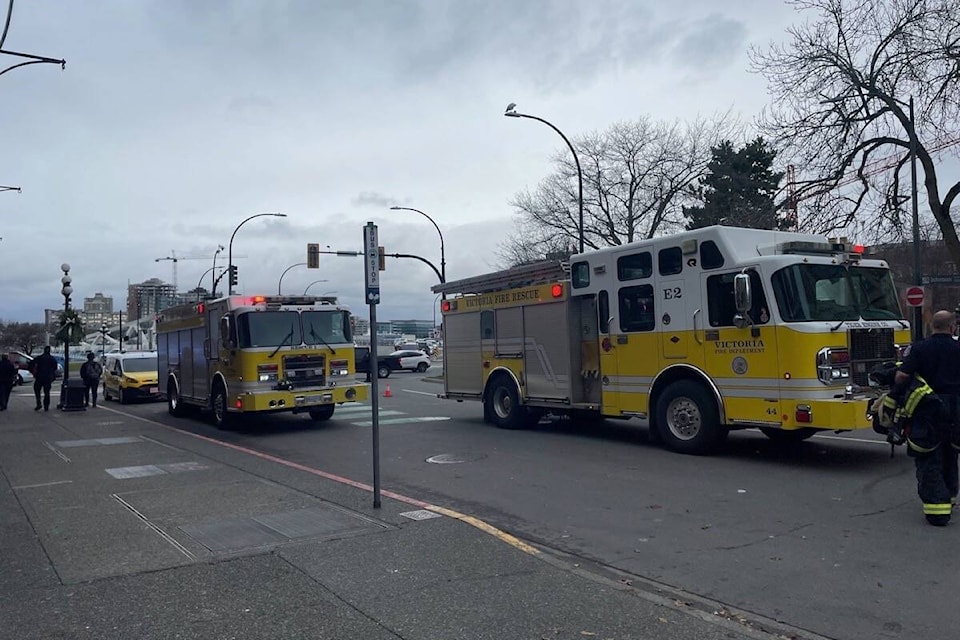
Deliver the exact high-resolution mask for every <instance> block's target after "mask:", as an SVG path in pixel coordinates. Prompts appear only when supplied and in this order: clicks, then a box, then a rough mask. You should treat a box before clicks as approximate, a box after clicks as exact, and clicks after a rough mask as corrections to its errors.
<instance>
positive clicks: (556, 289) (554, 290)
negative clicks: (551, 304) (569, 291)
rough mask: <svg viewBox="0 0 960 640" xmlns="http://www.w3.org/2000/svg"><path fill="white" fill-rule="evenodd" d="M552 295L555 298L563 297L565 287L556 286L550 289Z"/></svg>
mask: <svg viewBox="0 0 960 640" xmlns="http://www.w3.org/2000/svg"><path fill="white" fill-rule="evenodd" d="M550 295H552V296H553V297H554V298H559V297H560V296H562V295H563V285H562V284H555V285H553V286H552V287H550Z"/></svg>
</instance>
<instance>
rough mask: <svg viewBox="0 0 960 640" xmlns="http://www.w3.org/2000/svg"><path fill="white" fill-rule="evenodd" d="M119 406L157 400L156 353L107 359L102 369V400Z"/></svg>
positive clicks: (158, 396) (158, 390) (139, 353)
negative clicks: (136, 401) (112, 399)
mask: <svg viewBox="0 0 960 640" xmlns="http://www.w3.org/2000/svg"><path fill="white" fill-rule="evenodd" d="M111 398H117V399H119V400H120V404H126V403H127V402H131V401H133V400H138V399H150V400H159V399H160V376H159V375H158V373H157V352H156V351H131V352H127V353H112V354H109V355H107V362H106V364H105V365H104V366H103V399H104V400H110V399H111Z"/></svg>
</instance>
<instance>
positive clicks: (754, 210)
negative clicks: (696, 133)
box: [683, 138, 783, 229]
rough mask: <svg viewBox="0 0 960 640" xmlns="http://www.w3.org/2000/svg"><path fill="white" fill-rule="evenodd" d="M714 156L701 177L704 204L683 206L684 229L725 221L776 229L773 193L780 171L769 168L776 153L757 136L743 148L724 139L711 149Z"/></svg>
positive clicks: (751, 226) (779, 222)
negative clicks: (685, 219)
mask: <svg viewBox="0 0 960 640" xmlns="http://www.w3.org/2000/svg"><path fill="white" fill-rule="evenodd" d="M711 152H712V155H713V158H712V159H711V160H710V164H709V165H708V166H707V175H706V176H705V177H704V178H703V179H702V180H701V183H700V193H701V196H702V198H703V205H701V206H698V207H684V208H683V215H684V216H685V217H686V218H687V229H699V228H701V227H707V226H710V225H712V224H724V225H727V226H735V227H750V228H753V229H777V228H780V226H781V221H780V219H779V218H778V216H777V212H776V208H775V205H774V196H775V195H776V192H777V187H778V185H779V184H780V180H782V179H783V173H782V172H775V171H773V169H772V168H771V165H773V161H774V159H775V158H776V155H777V152H776V151H774V150H773V149H771V148H770V147H769V146H767V143H766V141H764V139H763V138H757V139H756V140H754V141H753V142H750V143H748V144H747V145H746V146H744V147H743V148H742V149H739V150H735V149H734V147H733V143H732V142H731V141H729V140H724V141H722V142H721V143H720V144H718V145H717V146H715V147H713V148H712V149H711Z"/></svg>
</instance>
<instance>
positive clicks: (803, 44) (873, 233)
mask: <svg viewBox="0 0 960 640" xmlns="http://www.w3.org/2000/svg"><path fill="white" fill-rule="evenodd" d="M790 4H792V5H794V7H795V8H796V9H797V10H798V11H799V12H800V15H801V17H802V18H803V19H804V22H802V23H801V24H799V25H797V26H794V27H792V28H790V29H789V30H788V33H789V36H790V37H789V40H788V42H787V43H786V44H783V45H773V46H771V47H769V48H768V49H766V50H757V49H754V50H753V51H751V59H752V62H753V66H754V69H755V70H757V71H759V72H760V73H762V74H763V75H764V76H766V78H767V80H768V82H769V87H770V93H771V95H772V96H773V104H772V106H771V107H770V108H769V109H768V110H767V112H766V113H765V114H764V115H763V116H762V117H761V120H760V123H759V125H760V128H761V131H763V133H764V134H765V135H767V136H768V137H770V138H772V139H773V140H774V141H775V142H776V144H777V146H778V147H779V150H780V159H781V160H782V161H784V162H790V161H792V162H793V164H794V165H795V167H796V169H797V172H798V179H797V180H796V182H795V195H793V196H792V197H793V199H794V201H800V202H801V203H803V204H805V205H807V206H806V207H804V208H803V209H802V214H803V215H802V216H801V220H800V223H801V224H800V226H801V228H805V229H810V230H817V231H833V230H840V229H853V230H857V229H859V230H861V231H864V232H866V233H868V234H869V236H870V237H872V238H873V239H875V240H877V241H884V240H893V239H897V238H900V237H902V236H903V235H904V232H905V231H907V232H909V229H910V224H908V223H906V222H905V221H908V220H909V219H910V218H909V213H908V212H909V211H910V209H909V203H908V199H909V193H910V188H909V179H910V165H909V157H910V146H911V141H915V142H916V150H917V160H918V162H919V165H920V168H921V170H922V172H923V174H922V177H921V178H919V179H922V180H923V183H922V186H921V187H920V188H921V189H922V190H923V192H924V195H925V199H926V202H927V205H928V206H929V209H930V212H931V214H932V215H933V218H934V219H935V220H936V223H937V226H938V227H939V230H940V233H941V234H942V236H943V238H944V240H945V241H946V243H947V246H948V248H949V251H950V256H951V259H952V260H953V261H954V262H955V263H957V264H958V265H960V240H958V237H957V231H956V228H955V226H954V223H953V220H952V218H951V216H950V207H951V205H952V203H953V201H954V199H955V198H956V197H957V195H958V194H960V183H956V184H953V185H951V186H949V187H948V188H947V189H946V191H945V192H944V193H943V195H942V196H941V187H940V185H939V183H938V179H937V165H936V152H937V151H939V150H942V149H945V148H949V147H950V146H951V145H953V144H955V143H956V142H957V141H958V137H960V136H958V133H960V119H958V115H960V113H958V112H960V86H958V80H960V4H958V2H957V0H792V1H791V2H790ZM911 97H912V98H913V99H914V103H915V108H914V111H915V118H914V120H913V121H911V119H910V111H909V102H910V100H911ZM851 173H853V175H854V176H855V178H854V179H853V180H851V178H850V176H851ZM851 182H852V183H854V184H855V185H856V186H855V187H851V188H847V189H845V190H842V189H837V187H838V186H840V187H842V186H844V185H847V184H850V183H851Z"/></svg>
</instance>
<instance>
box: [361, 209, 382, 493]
mask: <svg viewBox="0 0 960 640" xmlns="http://www.w3.org/2000/svg"><path fill="white" fill-rule="evenodd" d="M363 272H364V276H365V277H366V288H365V293H366V295H365V296H364V297H365V298H366V301H367V304H368V305H370V363H369V364H368V365H367V367H368V369H367V370H368V371H370V372H371V375H370V393H371V394H372V396H373V400H372V402H371V403H370V405H371V411H372V412H373V415H372V417H371V422H370V424H371V427H372V428H371V431H372V432H373V508H374V509H379V508H380V398H379V393H378V389H379V384H378V383H377V379H378V378H379V377H380V376H379V373H380V370H379V369H380V368H379V366H378V363H379V358H378V357H377V305H378V304H379V303H380V250H379V242H378V239H377V225H375V224H374V223H372V222H368V223H367V226H365V227H364V228H363Z"/></svg>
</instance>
